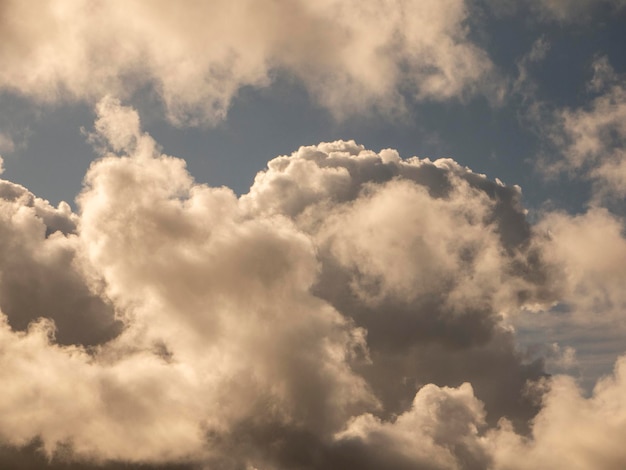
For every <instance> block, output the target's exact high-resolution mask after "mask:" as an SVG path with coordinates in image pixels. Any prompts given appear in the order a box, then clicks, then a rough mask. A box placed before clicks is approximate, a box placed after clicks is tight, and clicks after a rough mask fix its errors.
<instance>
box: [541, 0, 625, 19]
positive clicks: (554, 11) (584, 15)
mask: <svg viewBox="0 0 626 470" xmlns="http://www.w3.org/2000/svg"><path fill="white" fill-rule="evenodd" d="M530 5H531V8H533V9H534V10H535V11H536V12H537V13H538V14H539V15H540V17H541V18H542V19H543V20H544V21H557V22H561V23H567V22H579V21H583V20H588V19H590V14H591V13H592V12H593V10H594V9H596V8H598V7H601V6H607V7H609V8H611V9H616V10H617V9H621V8H623V7H624V6H626V2H624V0H530Z"/></svg>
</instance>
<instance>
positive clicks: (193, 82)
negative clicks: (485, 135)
mask: <svg viewBox="0 0 626 470" xmlns="http://www.w3.org/2000/svg"><path fill="white" fill-rule="evenodd" d="M0 9H1V10H0V11H1V13H2V14H1V15H0V18H1V20H0V21H1V23H0V31H1V33H0V44H2V45H1V46H0V59H1V61H2V63H3V64H4V66H3V68H2V71H1V72H0V89H2V90H4V91H9V92H15V93H19V94H21V95H25V96H27V97H30V98H33V99H36V100H40V101H43V102H56V101H59V100H64V99H70V100H77V99H78V100H82V99H86V100H91V101H97V100H98V99H100V98H101V97H102V96H104V95H106V94H109V93H113V94H115V95H117V96H122V97H129V96H131V95H132V94H133V93H134V92H136V91H138V90H140V89H144V90H145V88H146V87H149V88H150V89H151V90H152V91H153V93H154V94H155V95H156V96H158V99H159V100H160V101H161V102H162V103H163V105H164V107H165V110H166V112H167V115H168V117H169V119H170V120H171V121H172V122H174V123H176V124H179V125H182V124H206V123H211V122H215V121H217V120H219V119H221V118H222V117H224V115H225V114H226V112H227V110H228V107H229V105H230V103H231V101H232V99H233V98H234V97H235V96H236V95H237V93H238V91H239V90H240V89H241V88H242V87H246V86H251V87H265V86H268V85H269V84H270V83H271V82H272V81H273V80H274V78H275V76H276V75H277V74H282V73H285V74H287V75H288V76H291V77H295V78H296V79H298V80H301V81H302V82H303V83H304V85H305V86H306V88H307V89H308V91H309V93H310V94H311V95H312V96H313V97H314V98H315V100H316V101H317V102H318V103H320V104H321V105H322V106H324V107H327V108H328V109H329V110H331V112H333V113H334V114H335V115H336V116H338V117H342V116H345V115H347V114H351V113H354V112H362V111H365V110H368V109H371V108H377V109H379V110H380V111H382V112H385V113H387V112H397V111H399V110H401V109H402V107H403V101H404V96H412V97H414V98H415V99H418V100H435V101H439V100H448V99H458V98H460V99H463V98H464V97H467V96H470V95H472V94H474V93H485V94H487V95H489V96H493V97H497V94H498V93H499V92H498V91H497V89H496V88H497V80H495V79H493V77H492V79H491V80H485V78H486V77H489V76H492V75H493V73H494V67H493V65H492V63H491V61H490V59H489V58H488V56H487V54H486V53H485V51H483V50H482V49H481V48H479V47H478V46H476V45H474V44H473V43H472V41H471V40H470V38H469V30H468V27H467V25H466V20H467V15H468V12H467V8H466V5H465V2H464V1H463V0H446V1H414V0H392V1H387V2H368V3H366V4H365V3H363V2H358V1H354V0H324V1H319V2H315V3H313V4H312V3H311V2H306V1H295V2H291V1H289V2H286V1H271V0H267V1H261V2H259V1H248V0H240V1H237V2H232V1H213V2H201V1H191V2H185V3H183V4H181V3H172V2H169V1H153V2H145V1H135V0H133V1H128V2H124V3H123V4H122V3H121V2H107V1H86V0H79V1H76V2H65V1H59V0H46V1H39V2H34V3H33V2H28V3H25V2H16V1H10V0H5V1H3V2H1V3H0ZM25 19H27V20H25ZM209 46H210V47H209ZM494 83H495V84H496V85H493V84H494Z"/></svg>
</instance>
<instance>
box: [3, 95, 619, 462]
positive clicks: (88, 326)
mask: <svg viewBox="0 0 626 470" xmlns="http://www.w3.org/2000/svg"><path fill="white" fill-rule="evenodd" d="M96 112H97V120H96V122H95V125H94V130H93V133H92V134H91V135H90V137H89V139H90V141H91V142H92V143H93V144H94V145H95V146H96V147H97V148H98V149H100V151H101V153H102V155H101V157H100V158H99V159H98V160H96V161H94V162H93V163H92V165H91V167H90V169H89V171H88V173H87V175H86V177H85V187H84V189H83V191H82V193H81V194H80V196H79V198H78V205H79V211H78V213H77V214H75V213H73V212H72V211H71V210H70V208H69V206H67V205H66V204H64V203H63V204H60V205H59V206H58V207H57V208H54V207H52V206H50V204H49V203H47V202H46V201H43V200H41V199H38V198H36V197H35V196H33V195H32V194H31V193H29V192H28V191H27V190H26V189H25V188H23V187H21V186H19V185H15V184H13V183H10V182H8V181H2V186H0V188H1V193H0V194H1V195H2V201H1V202H2V204H1V205H0V208H1V209H2V212H1V214H2V217H3V224H2V227H3V228H2V234H1V235H2V236H1V237H0V240H2V246H1V247H0V249H1V250H3V251H2V254H3V256H2V257H0V260H1V261H0V270H1V271H0V272H1V276H0V310H1V311H2V312H3V317H2V318H3V321H2V323H1V324H0V345H2V346H1V348H0V366H1V367H0V376H1V377H0V380H2V383H3V384H5V387H4V391H3V394H2V396H1V397H0V417H1V418H0V442H1V443H2V445H3V446H4V447H3V448H0V458H3V459H4V458H5V457H6V459H5V460H6V461H10V459H13V460H12V461H16V462H18V463H19V462H28V461H36V462H41V461H42V460H41V457H40V456H39V457H38V455H44V456H45V458H47V459H49V466H50V467H54V466H55V465H58V466H60V467H63V465H66V464H67V465H70V464H72V462H73V463H79V464H80V465H87V466H97V465H108V466H109V467H110V468H115V466H117V465H118V464H119V465H124V464H127V463H135V464H142V465H143V464H146V465H161V464H168V465H175V466H179V468H181V467H182V468H184V467H186V466H198V465H200V466H204V467H205V468H225V469H230V468H232V469H239V468H258V469H261V468H276V469H287V468H311V469H322V468H323V469H326V468H363V469H370V468H371V469H375V468H399V469H404V468H406V469H435V468H436V469H482V468H503V469H504V468H518V467H516V466H515V465H521V464H520V463H519V462H516V461H514V459H513V457H512V456H513V455H514V453H515V452H518V451H525V452H526V451H527V452H529V453H530V454H532V458H533V459H539V458H540V456H541V455H543V453H544V452H545V450H544V449H546V448H550V446H551V443H552V441H553V440H554V439H556V437H555V436H557V435H558V431H557V427H558V426H571V425H573V424H574V421H573V420H575V419H576V418H571V419H569V418H567V419H566V417H565V410H567V409H571V408H568V407H570V406H576V407H579V408H581V409H585V410H586V411H585V412H586V413H588V416H587V415H585V416H586V418H585V419H587V418H588V419H589V420H591V421H590V422H592V423H595V424H594V426H596V425H597V427H598V430H599V431H598V432H602V433H604V432H607V433H610V432H612V431H614V430H615V431H616V432H617V431H619V430H620V429H621V428H620V426H623V422H622V421H620V420H619V419H617V418H616V419H615V420H614V421H612V422H610V423H607V424H603V421H602V420H601V418H600V417H601V416H602V413H604V410H605V408H604V407H605V405H606V406H607V407H611V406H613V405H611V404H610V403H611V402H610V400H614V401H615V403H617V405H615V406H618V405H619V399H618V398H617V397H618V396H619V393H618V392H617V391H615V390H617V389H620V387H622V385H623V384H622V382H623V380H622V378H623V377H622V375H623V370H622V369H623V360H620V362H618V365H617V368H616V372H615V375H614V377H613V378H608V379H605V380H604V381H602V382H600V383H599V384H598V386H597V388H596V392H595V394H594V395H593V396H592V397H591V398H584V397H583V396H582V395H581V394H580V392H579V391H578V390H577V388H576V386H575V384H574V383H573V382H572V381H571V380H570V379H568V378H566V377H561V376H559V377H556V378H549V377H548V376H547V374H546V373H545V369H544V364H543V361H542V359H541V358H539V359H536V358H534V359H533V358H530V359H529V358H528V357H526V356H525V355H524V354H523V353H522V352H521V351H519V350H518V349H517V346H516V341H515V333H514V330H513V328H512V326H511V325H512V323H513V319H514V318H515V317H516V316H519V315H523V314H524V313H523V311H524V310H529V309H541V308H543V309H544V310H545V309H548V308H549V306H551V305H553V304H554V302H556V301H557V300H562V298H563V299H566V300H569V301H570V302H572V303H576V302H577V303H578V304H580V305H581V306H585V305H589V306H590V308H595V307H594V306H595V305H596V301H595V300H593V294H594V293H595V292H599V289H601V288H603V287H606V289H607V292H608V289H610V290H611V292H613V288H614V287H615V286H617V285H618V284H619V280H618V279H616V280H614V281H613V278H614V277H615V273H616V272H619V269H621V268H620V267H619V266H617V265H614V263H613V260H612V259H611V257H610V256H608V255H606V256H605V255H603V254H602V253H603V252H602V253H601V250H600V249H599V252H598V253H592V252H587V253H584V254H581V253H578V252H576V250H575V248H574V245H575V244H576V243H577V241H579V240H581V239H583V238H589V239H591V240H595V241H596V242H597V241H598V240H597V237H604V238H602V242H601V243H603V244H607V243H612V244H615V243H616V241H618V240H621V238H620V231H619V229H618V228H619V227H618V224H617V222H616V221H615V220H614V219H613V218H612V216H611V215H610V214H608V213H607V212H602V211H600V210H598V211H596V212H594V213H591V212H590V213H589V214H587V215H585V216H584V217H587V218H593V220H592V221H591V222H592V223H588V222H589V221H588V220H586V219H585V220H584V221H583V220H582V219H580V220H576V219H573V220H572V219H561V218H559V217H560V216H559V215H558V214H554V215H552V218H551V219H546V221H545V222H544V223H545V224H546V226H548V225H549V227H550V230H551V233H552V238H549V237H546V236H543V235H542V234H545V233H546V232H547V231H548V229H546V228H545V227H544V226H538V227H531V226H530V225H529V224H528V222H527V220H526V213H525V210H524V209H523V207H522V205H521V202H520V198H521V190H520V188H518V187H515V186H513V187H510V186H505V185H504V184H502V183H501V182H499V181H491V180H489V179H487V178H486V177H485V176H483V175H480V174H476V173H474V172H472V171H471V170H469V169H468V168H465V167H463V166H461V165H459V164H458V163H456V162H454V161H453V160H451V159H440V160H436V161H431V160H428V159H419V158H417V157H413V158H410V159H406V160H404V159H402V158H400V156H399V155H398V153H397V152H396V151H394V150H390V149H387V150H382V151H380V152H378V153H376V152H373V151H369V150H367V149H365V148H363V147H362V146H359V145H357V144H356V143H354V142H343V141H338V142H332V143H322V144H320V145H317V146H309V147H302V148H300V149H299V150H298V151H296V152H294V153H293V154H292V155H290V156H279V157H277V158H275V159H273V160H271V161H270V162H269V163H268V167H267V168H266V169H265V170H264V171H262V172H260V173H259V174H258V175H257V177H256V179H255V181H254V184H253V185H252V187H251V188H250V191H249V193H248V194H246V195H243V196H241V197H237V196H236V195H235V194H234V193H233V192H232V191H231V190H230V189H228V188H212V187H209V186H206V185H201V184H197V183H196V182H194V180H193V179H192V177H191V176H190V175H189V173H188V172H187V170H186V168H185V163H184V161H183V160H181V159H178V158H175V157H171V156H167V155H164V154H162V152H161V150H160V148H159V146H158V144H157V143H156V142H155V141H154V140H153V138H152V137H151V136H150V135H148V134H146V133H145V132H143V130H142V129H141V123H140V120H139V118H138V115H137V113H136V111H135V110H133V109H132V108H128V107H124V106H121V104H120V103H119V101H117V100H116V99H113V98H110V97H108V98H105V99H104V100H102V101H100V102H99V104H98V105H97V108H96ZM589 225H591V226H593V227H596V228H595V229H590V228H588V226H589ZM620 243H622V242H621V241H620ZM620 246H621V245H620ZM614 259H615V258H614ZM563 272H564V273H566V274H567V276H565V277H564V278H563V279H560V275H561V273H563ZM555 273H557V275H555ZM603 276H604V277H603ZM559 279H560V281H561V282H557V281H558V280H559ZM594 282H595V283H596V284H593V283H594ZM615 288H616V287H615ZM59 292H63V295H58V293H59ZM607 295H609V294H607ZM611 295H612V294H611ZM615 295H617V294H615ZM601 297H602V296H601ZM590 299H591V300H590ZM620 299H621V297H616V298H615V299H614V300H613V301H615V302H618V301H621V300H620ZM601 300H602V299H599V301H601ZM586 302H590V303H586ZM615 314H616V315H617V314H618V312H617V311H616V312H615ZM551 347H552V350H553V351H552V352H553V356H554V357H555V358H556V357H557V356H558V359H560V360H562V361H570V363H571V362H572V361H573V358H574V356H573V351H572V350H571V348H570V349H567V347H566V346H563V347H562V348H561V347H560V346H555V345H552V346H551ZM563 364H565V362H563ZM622 388H623V387H622ZM619 406H621V405H619ZM607 409H608V408H607ZM553 416H555V417H556V418H554V419H553V418H552V417H553ZM559 417H562V418H563V419H561V420H559V419H557V418H559ZM581 420H582V418H581ZM605 425H606V426H608V427H602V426H605ZM579 438H580V439H584V436H583V435H582V434H580V435H579V437H575V438H572V439H573V440H571V441H568V442H566V440H565V439H562V441H561V443H560V444H559V445H562V447H559V448H562V449H564V450H565V449H569V448H570V447H568V446H571V448H578V447H580V446H578V443H579V442H580V440H578V441H577V440H576V439H579ZM596 444H597V445H599V447H597V446H596ZM600 444H601V445H600ZM577 446H578V447H577ZM15 448H18V449H19V448H21V449H26V450H21V451H19V450H17V451H16V450H13V449H15ZM587 449H588V451H589V452H591V453H589V454H588V455H590V456H591V455H594V454H593V452H604V453H603V455H604V457H603V458H605V459H606V461H607V462H610V461H611V460H610V459H614V460H615V461H619V460H618V459H619V458H620V454H619V452H620V448H617V447H613V446H612V444H610V443H606V442H604V441H603V442H599V441H598V442H596V441H594V442H589V443H588V448H587ZM33 453H34V455H33ZM28 459H30V460H28ZM37 459H39V460H37ZM580 461H581V462H583V463H584V462H585V460H584V458H583V459H582V460H580ZM587 461H588V462H591V461H592V459H591V457H589V458H588V460H587ZM533 462H534V461H533ZM522 463H523V462H522ZM581 465H582V464H581ZM519 468H524V467H519ZM534 468H540V467H537V466H535V467H534ZM580 468H587V467H580Z"/></svg>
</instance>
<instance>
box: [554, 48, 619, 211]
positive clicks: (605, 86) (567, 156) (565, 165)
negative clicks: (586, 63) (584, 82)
mask: <svg viewBox="0 0 626 470" xmlns="http://www.w3.org/2000/svg"><path fill="white" fill-rule="evenodd" d="M593 69H594V77H593V79H592V81H591V82H590V89H591V90H592V91H596V92H600V94H599V95H598V96H597V97H596V98H595V99H594V100H593V101H592V103H591V105H589V106H585V107H581V108H577V109H570V108H565V109H560V110H557V111H556V112H555V122H554V123H553V124H552V125H551V126H550V130H549V131H548V134H549V138H550V139H551V141H552V145H553V146H554V147H555V148H556V149H557V151H558V152H559V153H560V155H561V156H562V158H561V159H560V160H557V161H548V162H547V163H546V164H545V168H544V170H545V171H546V172H548V173H555V172H559V171H567V172H570V173H571V174H574V175H580V176H582V177H584V178H588V179H591V180H592V181H593V182H594V183H596V185H595V199H596V201H595V203H597V202H599V201H601V200H602V199H606V198H608V199H611V198H615V197H616V198H623V197H624V195H626V167H625V166H624V156H625V153H624V152H625V148H626V126H625V125H624V123H625V122H626V119H625V117H626V81H625V78H624V77H622V76H618V75H617V74H616V73H615V72H614V71H613V69H612V67H611V66H610V64H609V63H608V61H607V60H606V58H599V59H597V60H596V61H595V62H594V64H593Z"/></svg>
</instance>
